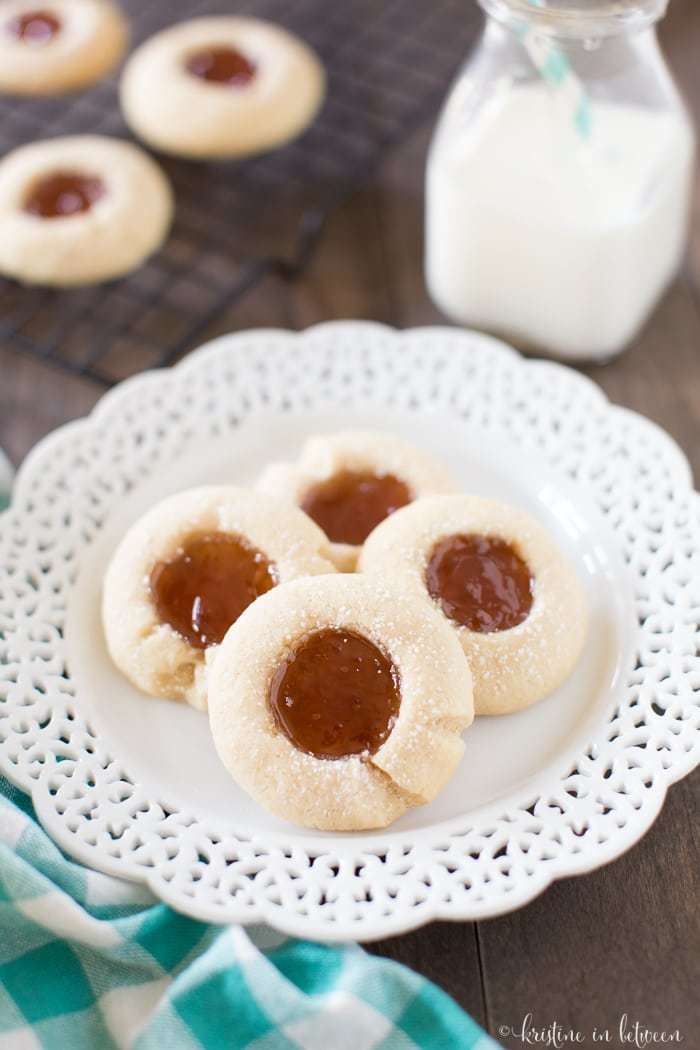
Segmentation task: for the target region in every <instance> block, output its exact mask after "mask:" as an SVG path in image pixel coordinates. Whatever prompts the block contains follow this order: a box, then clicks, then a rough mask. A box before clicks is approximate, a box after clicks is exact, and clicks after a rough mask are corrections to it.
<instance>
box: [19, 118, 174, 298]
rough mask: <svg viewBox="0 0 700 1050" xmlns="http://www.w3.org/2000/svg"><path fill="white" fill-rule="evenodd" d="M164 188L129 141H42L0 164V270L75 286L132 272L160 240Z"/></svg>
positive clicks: (167, 213) (164, 225) (166, 214)
mask: <svg viewBox="0 0 700 1050" xmlns="http://www.w3.org/2000/svg"><path fill="white" fill-rule="evenodd" d="M172 214H173V195H172V191H171V189H170V184H169V183H168V180H167V179H166V177H165V175H164V174H163V173H162V171H161V170H160V168H159V167H158V165H157V164H156V163H155V162H154V161H153V160H151V158H150V157H149V156H147V155H146V154H145V153H144V152H143V150H141V149H139V148H138V147H137V146H134V145H132V144H131V143H130V142H122V141H120V140H118V139H112V138H106V137H103V136H98V135H77V136H71V137H68V138H56V139H47V140H46V141H43V142H34V143H32V144H31V145H28V146H21V147H19V149H16V150H13V151H12V152H11V153H8V154H7V155H6V156H5V157H3V159H2V160H1V161H0V273H2V274H4V275H5V276H7V277H14V278H16V279H17V280H20V281H24V282H26V283H27V284H44V285H59V286H69V285H81V284H93V283H96V282H99V281H106V280H110V279H112V278H115V277H120V276H122V275H123V274H125V273H127V272H129V271H130V270H135V269H136V268H137V267H139V266H140V265H141V264H142V263H143V262H144V261H145V259H146V258H147V257H148V256H149V255H151V254H152V253H153V252H155V251H156V250H157V249H158V248H159V247H160V245H161V244H162V242H163V240H164V239H165V237H166V235H167V233H168V229H169V227H170V223H171V220H172Z"/></svg>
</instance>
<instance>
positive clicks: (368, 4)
mask: <svg viewBox="0 0 700 1050" xmlns="http://www.w3.org/2000/svg"><path fill="white" fill-rule="evenodd" d="M124 6H125V8H126V9H127V11H128V13H129V15H130V17H131V20H132V31H133V37H134V41H135V42H139V41H140V40H142V39H144V38H146V37H148V36H150V35H151V34H152V33H153V32H155V31H156V30H158V29H160V28H161V27H163V26H164V25H167V24H171V23H173V22H176V21H179V20H180V19H184V18H190V17H193V16H197V15H203V14H207V13H211V12H212V11H216V13H218V12H219V11H220V9H221V5H218V6H217V5H214V7H212V3H211V0H209V2H206V3H201V2H199V3H198V2H195V0H168V2H167V3H166V2H165V0H150V2H149V0H146V2H144V0H124ZM227 11H230V12H236V13H240V14H252V15H257V16H260V17H262V18H269V19H271V20H273V21H275V22H278V23H281V24H282V25H285V26H287V27H288V28H289V29H291V30H292V31H294V32H296V33H299V34H300V35H301V36H302V37H303V38H304V39H305V40H307V41H308V43H310V44H311V45H312V46H313V47H315V48H316V49H317V51H318V52H319V54H320V55H321V57H322V59H323V61H324V63H325V65H326V69H327V73H328V98H327V100H326V103H325V105H324V108H323V110H322V112H321V114H320V116H319V118H318V119H317V120H316V122H315V123H314V124H313V126H312V127H311V128H310V129H309V130H308V131H307V132H306V133H305V134H304V135H303V136H302V137H301V138H300V139H298V140H297V141H296V142H294V143H292V144H291V145H289V146H287V147H285V148H283V149H281V150H277V151H275V152H273V153H269V154H267V155H265V156H262V157H259V158H255V159H252V160H248V161H244V162H238V163H215V164H214V163H195V162H188V161H178V160H172V159H168V158H164V157H161V158H160V160H161V162H162V164H163V166H164V167H165V169H166V171H167V172H168V174H169V176H170V178H171V179H172V181H173V184H174V187H175V193H176V199H177V209H176V218H175V223H174V227H173V230H172V233H171V236H170V238H169V240H168V242H167V243H166V245H165V246H164V248H163V249H162V250H161V252H160V253H159V254H158V255H156V256H155V257H154V258H153V259H151V260H150V261H149V262H148V263H147V264H146V265H145V266H144V267H142V268H141V269H140V270H139V271H138V272H136V273H135V274H133V275H131V276H129V277H127V278H125V279H122V280H119V281H114V282H110V283H109V284H105V285H101V286H98V287H93V288H86V289H79V290H70V291H55V290H47V289H36V288H27V287H23V286H20V285H19V284H16V283H14V282H10V281H0V339H2V341H3V343H4V344H5V345H7V346H9V347H10V348H12V349H14V350H17V351H19V352H23V353H28V354H32V355H34V356H36V357H39V358H41V359H43V360H45V361H47V362H51V363H53V364H55V365H57V366H59V367H61V368H63V369H65V370H67V371H69V372H72V373H75V374H78V375H83V376H87V377H89V378H91V379H93V380H95V381H97V382H99V383H102V384H104V385H107V386H108V385H111V384H112V383H114V382H116V381H118V380H119V379H122V378H124V377H125V376H127V375H130V374H132V373H134V372H137V371H140V370H142V369H144V368H157V367H160V366H162V365H165V364H169V363H170V362H172V361H174V360H176V359H177V358H178V357H180V356H181V355H182V354H183V353H186V352H187V351H188V350H190V349H192V347H193V346H195V345H196V343H197V341H198V339H199V338H200V337H201V336H202V335H203V334H204V332H205V331H206V329H207V328H209V327H210V326H211V325H212V324H214V323H215V322H216V319H217V317H218V316H219V315H220V314H221V313H223V312H224V311H228V310H230V308H231V307H232V305H234V304H235V303H237V302H238V301H239V300H241V299H242V298H243V297H244V296H245V295H246V294H247V293H248V292H249V291H250V290H251V289H252V288H253V287H254V286H255V285H257V283H258V282H259V281H260V280H262V278H263V277H265V276H266V275H267V274H268V273H271V272H277V273H280V274H282V275H283V276H285V277H287V278H289V279H293V278H294V277H295V276H297V275H298V274H299V273H301V271H302V270H303V268H304V266H305V265H306V263H307V262H308V260H309V259H310V257H311V255H312V253H313V250H314V247H315V245H316V242H317V240H318V238H319V236H320V234H321V231H322V229H323V225H324V223H325V220H326V219H327V217H328V215H329V214H330V213H331V211H332V210H333V209H334V208H336V207H337V206H338V204H339V203H341V202H342V201H343V200H344V199H345V198H346V197H347V195H348V194H349V193H350V192H351V191H352V190H353V188H355V187H357V186H358V185H359V184H360V183H361V182H362V181H363V180H365V179H366V178H367V177H368V176H369V175H370V174H371V173H372V170H373V169H374V168H375V167H376V165H377V164H378V162H379V161H380V159H381V158H382V156H383V155H384V154H385V152H386V151H387V150H388V149H389V147H391V146H392V145H395V144H397V143H398V142H400V141H402V140H403V139H405V138H406V137H407V136H408V135H409V134H410V133H411V132H412V131H413V130H414V129H416V128H417V127H419V126H420V125H421V124H422V123H423V122H425V121H426V120H429V119H431V118H432V117H433V115H434V113H435V111H436V108H437V106H438V105H439V102H440V100H441V98H442V97H443V95H444V93H445V91H446V89H447V85H448V83H449V80H450V78H451V76H452V75H453V73H454V71H455V69H456V67H457V65H458V63H459V62H460V60H461V59H462V57H463V56H464V54H465V52H466V50H467V48H468V47H469V44H470V43H471V41H472V40H473V38H474V35H475V33H476V30H477V27H478V24H479V16H478V12H477V8H476V4H475V3H474V2H473V0H340V2H330V3H329V2H328V0H258V2H251V3H232V4H229V5H227ZM76 133H97V134H107V135H121V136H128V131H127V129H126V127H125V125H124V123H123V121H122V119H121V115H120V112H119V107H118V104H117V77H113V78H111V79H109V80H106V81H104V82H102V83H101V84H99V85H97V86H95V87H94V88H92V89H91V90H89V91H86V92H83V93H81V94H79V95H74V96H70V97H67V98H59V99H51V100H34V99H15V98H7V97H5V98H0V149H1V150H2V152H3V153H4V152H6V151H7V150H9V149H12V148H13V147H14V146H18V145H20V144H22V143H25V142H31V141H34V140H36V139H41V138H48V137H51V136H53V135H65V134H76Z"/></svg>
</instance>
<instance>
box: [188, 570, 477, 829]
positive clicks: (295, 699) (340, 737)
mask: <svg viewBox="0 0 700 1050" xmlns="http://www.w3.org/2000/svg"><path fill="white" fill-rule="evenodd" d="M209 719H210V724H211V729H212V734H213V738H214V744H215V746H216V749H217V751H218V753H219V756H220V758H221V760H222V762H223V764H224V765H225V766H226V768H227V769H228V771H229V772H230V773H231V775H232V777H233V778H234V780H236V782H237V783H238V784H239V785H240V786H241V787H242V788H244V789H245V790H246V791H247V792H248V793H249V794H250V795H252V797H253V798H254V799H256V800H257V801H258V802H259V803H260V804H261V805H263V806H264V807H265V808H266V809H268V810H270V811H271V812H272V813H275V814H276V815H277V816H280V817H283V818H285V819H287V820H290V821H293V822H295V823H297V824H302V825H304V826H306V827H314V828H319V829H323V830H334V831H354V830H361V829H363V828H378V827H385V826H386V825H387V824H390V823H391V822H392V821H394V820H396V818H397V817H399V816H400V815H401V814H402V813H404V812H405V811H406V810H407V809H409V808H411V807H412V806H418V805H421V804H423V803H426V802H429V801H430V800H431V799H433V798H434V797H435V796H436V795H437V794H438V792H439V791H440V790H441V789H442V788H443V787H444V785H445V783H446V782H447V781H448V780H449V778H450V777H451V776H452V774H453V772H454V770H455V768H456V766H457V764H458V763H459V760H460V758H461V757H462V753H463V750H464V743H463V741H462V737H461V733H462V731H463V730H464V729H465V728H466V727H467V726H468V725H469V724H470V723H471V721H472V719H473V703H472V685H471V675H470V671H469V664H468V662H467V659H466V657H465V655H464V652H463V651H462V648H461V646H460V645H459V642H458V640H457V638H456V636H455V634H454V632H453V631H451V630H450V628H449V627H448V626H447V625H446V623H445V621H444V619H443V618H442V617H441V616H440V615H439V614H438V613H437V612H436V611H435V610H434V609H431V608H430V606H429V604H428V603H427V602H424V601H420V600H417V599H416V598H415V597H414V596H410V595H408V594H407V593H405V592H404V591H402V590H400V589H397V588H395V587H393V586H388V585H385V584H384V583H383V582H381V581H378V580H375V579H370V578H369V577H367V576H359V575H342V574H336V575H331V576H315V577H312V578H309V579H303V580H296V581H294V582H293V583H290V584H288V585H287V586H286V587H280V588H278V589H276V590H272V591H270V592H269V593H268V594H264V595H263V596H262V597H261V598H260V599H258V601H257V602H255V603H254V604H253V605H251V606H250V607H249V608H248V609H246V611H245V612H244V613H243V614H242V616H241V617H240V618H239V619H238V620H237V621H236V623H235V624H234V625H233V626H232V627H231V629H230V630H229V631H228V633H227V635H226V637H225V638H224V640H223V642H222V643H221V645H220V646H219V648H218V650H217V653H216V656H215V658H214V660H213V664H212V668H211V673H210V680H209Z"/></svg>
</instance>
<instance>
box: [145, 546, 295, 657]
mask: <svg viewBox="0 0 700 1050" xmlns="http://www.w3.org/2000/svg"><path fill="white" fill-rule="evenodd" d="M276 582H277V577H276V572H275V567H274V565H272V564H271V563H270V562H269V561H268V560H267V558H266V557H265V555H264V554H261V552H260V551H258V550H256V549H255V548H254V547H252V546H251V545H250V544H248V543H246V542H245V541H244V540H242V539H240V538H238V537H236V536H229V535H227V534H225V533H221V532H214V533H211V534H208V535H200V536H194V537H192V538H191V539H189V540H188V541H187V542H186V543H185V544H184V545H183V547H182V550H181V551H180V553H179V554H178V555H177V556H176V557H175V558H174V559H173V560H172V561H168V562H159V563H158V564H157V565H156V566H155V568H154V569H153V572H152V573H151V594H152V596H153V601H154V603H155V606H156V610H157V612H158V616H159V618H160V619H161V621H162V622H164V623H169V624H170V626H171V627H174V628H175V630H176V631H177V632H178V634H180V635H182V637H183V638H185V639H186V640H187V641H188V642H189V643H190V645H193V646H194V647H195V648H196V649H206V648H207V646H210V645H218V644H219V643H220V642H221V641H223V637H224V635H225V634H226V632H227V631H228V629H229V627H230V626H231V624H232V623H235V621H236V620H237V619H238V617H239V616H240V615H241V613H242V612H243V610H244V609H247V608H248V606H249V605H250V604H251V602H254V601H255V599H256V598H258V597H259V596H260V595H261V594H264V593H265V591H269V590H270V588H271V587H274V586H275V584H276Z"/></svg>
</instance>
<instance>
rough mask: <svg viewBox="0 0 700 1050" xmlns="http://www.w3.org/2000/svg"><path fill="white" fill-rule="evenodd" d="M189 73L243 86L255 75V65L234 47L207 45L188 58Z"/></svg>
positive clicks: (187, 67) (214, 81)
mask: <svg viewBox="0 0 700 1050" xmlns="http://www.w3.org/2000/svg"><path fill="white" fill-rule="evenodd" d="M185 68H186V69H187V72H188V73H192V75H193V76H195V77H199V78H200V80H208V81H210V83H213V84H229V85H232V86H234V87H241V86H243V85H245V84H248V83H250V81H251V80H252V79H253V77H254V76H255V66H254V65H253V63H252V62H250V61H249V60H248V59H247V58H246V57H245V55H242V54H241V52H240V51H237V50H236V49H235V48H234V47H207V48H203V49H202V50H201V51H196V52H195V53H194V54H193V55H190V57H189V58H188V59H187V62H186V64H185Z"/></svg>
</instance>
